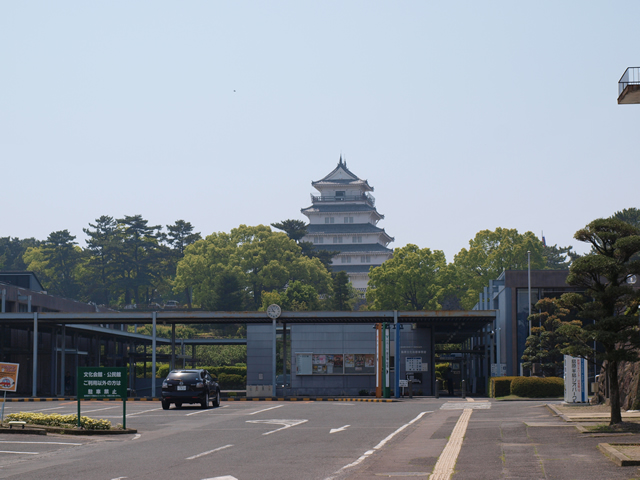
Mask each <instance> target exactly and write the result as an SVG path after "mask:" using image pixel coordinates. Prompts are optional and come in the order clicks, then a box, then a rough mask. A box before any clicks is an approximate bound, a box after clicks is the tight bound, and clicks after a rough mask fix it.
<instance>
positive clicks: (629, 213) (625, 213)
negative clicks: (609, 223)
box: [611, 208, 640, 228]
mask: <svg viewBox="0 0 640 480" xmlns="http://www.w3.org/2000/svg"><path fill="white" fill-rule="evenodd" d="M611 218H617V219H618V220H622V221H623V222H627V223H628V224H630V225H633V226H634V227H637V228H640V210H639V209H637V208H625V209H623V210H620V211H618V212H616V213H614V214H613V215H612V216H611Z"/></svg>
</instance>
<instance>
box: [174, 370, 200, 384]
mask: <svg viewBox="0 0 640 480" xmlns="http://www.w3.org/2000/svg"><path fill="white" fill-rule="evenodd" d="M167 380H182V381H183V382H185V381H187V382H193V381H196V380H200V372H171V373H169V376H168V377H167Z"/></svg>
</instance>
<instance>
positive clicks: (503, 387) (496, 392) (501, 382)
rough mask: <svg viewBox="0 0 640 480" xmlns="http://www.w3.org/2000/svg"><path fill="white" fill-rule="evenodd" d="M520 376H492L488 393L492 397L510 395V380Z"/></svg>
mask: <svg viewBox="0 0 640 480" xmlns="http://www.w3.org/2000/svg"><path fill="white" fill-rule="evenodd" d="M516 378H521V377H493V378H492V379H491V385H490V395H491V397H492V398H497V397H506V396H507V395H511V382H512V381H513V380H514V379H516Z"/></svg>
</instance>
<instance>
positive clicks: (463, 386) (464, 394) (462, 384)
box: [460, 380, 467, 398]
mask: <svg viewBox="0 0 640 480" xmlns="http://www.w3.org/2000/svg"><path fill="white" fill-rule="evenodd" d="M460 388H461V390H462V398H467V381H466V380H462V382H460Z"/></svg>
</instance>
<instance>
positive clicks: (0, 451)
mask: <svg viewBox="0 0 640 480" xmlns="http://www.w3.org/2000/svg"><path fill="white" fill-rule="evenodd" d="M0 453H17V454H18V455H38V454H39V453H40V452H11V451H9V450H0Z"/></svg>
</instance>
